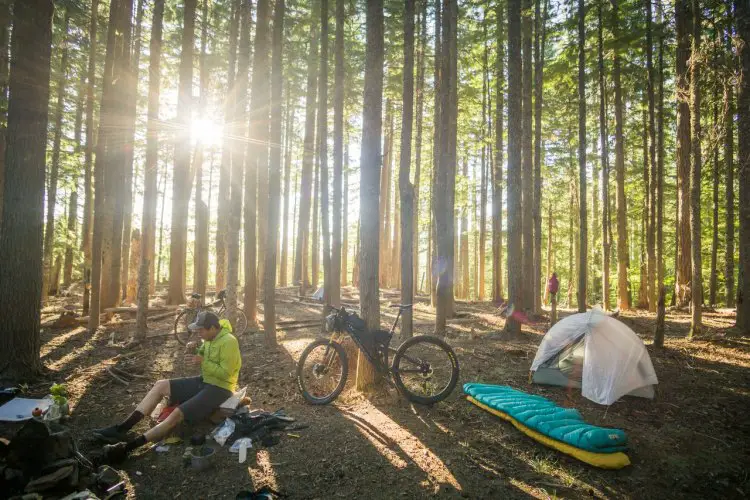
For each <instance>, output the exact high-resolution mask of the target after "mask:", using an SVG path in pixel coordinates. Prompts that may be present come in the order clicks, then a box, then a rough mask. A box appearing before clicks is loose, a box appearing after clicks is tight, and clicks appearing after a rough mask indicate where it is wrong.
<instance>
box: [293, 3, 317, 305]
mask: <svg viewBox="0 0 750 500" xmlns="http://www.w3.org/2000/svg"><path fill="white" fill-rule="evenodd" d="M310 12H311V16H314V14H313V13H314V12H315V6H314V5H313V6H312V7H311V9H310ZM317 81H318V28H317V23H315V22H312V25H311V27H310V53H309V55H308V58H307V96H306V98H305V99H306V101H305V138H304V147H303V153H302V178H301V180H300V203H299V223H298V225H297V249H296V252H295V256H294V275H293V280H294V282H295V283H296V282H299V283H300V295H304V290H305V288H306V287H307V286H308V285H309V283H310V282H309V280H308V271H307V266H308V259H309V254H308V248H309V246H310V204H311V199H312V184H313V162H314V156H315V114H316V111H317V105H316V102H317V101H316V99H317V95H318V94H317Z"/></svg>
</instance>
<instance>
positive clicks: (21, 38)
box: [0, 0, 54, 381]
mask: <svg viewBox="0 0 750 500" xmlns="http://www.w3.org/2000/svg"><path fill="white" fill-rule="evenodd" d="M53 8H54V7H53V2H52V1H51V0H29V1H24V2H17V3H16V4H15V6H14V9H13V35H12V40H11V44H12V47H13V48H14V50H13V52H12V54H11V58H12V60H11V68H12V70H11V72H10V80H9V84H8V87H9V94H10V101H9V103H8V128H7V136H6V138H7V145H8V147H7V148H6V150H5V158H4V160H5V162H4V165H5V186H4V187H5V191H4V195H3V197H4V199H5V201H6V203H8V204H9V206H12V207H13V210H5V211H4V212H3V214H2V217H3V218H2V227H3V233H2V236H0V262H2V263H3V265H2V266H0V283H3V284H4V286H2V287H0V317H2V318H3V329H2V334H0V374H2V377H3V379H9V380H18V381H21V380H28V379H30V378H33V377H35V376H37V375H40V374H41V372H42V363H41V361H40V360H39V350H40V348H41V341H40V338H39V330H40V318H41V312H40V307H41V301H42V272H43V266H42V261H43V256H42V220H43V206H44V161H45V148H46V144H47V109H48V108H47V106H48V104H49V82H50V57H51V54H50V52H51V48H50V47H51V42H52V13H53ZM11 283H12V284H13V285H12V286H9V284H11ZM19 297H23V300H19Z"/></svg>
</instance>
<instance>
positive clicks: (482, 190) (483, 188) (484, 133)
mask: <svg viewBox="0 0 750 500" xmlns="http://www.w3.org/2000/svg"><path fill="white" fill-rule="evenodd" d="M483 18H484V22H483V27H482V38H483V42H484V50H483V51H482V127H481V148H482V153H481V156H482V162H481V168H482V171H481V174H480V181H479V206H480V208H479V250H478V256H477V259H478V261H479V262H478V264H477V267H478V270H477V281H476V286H477V300H479V301H484V275H485V268H484V265H485V262H484V260H485V247H486V243H487V234H486V226H487V171H488V168H489V166H488V163H492V162H491V161H490V158H489V155H488V154H487V153H488V152H490V151H491V149H490V147H489V144H488V143H487V137H488V135H489V134H491V133H492V130H491V129H492V126H491V123H492V120H491V119H490V127H489V130H488V127H487V107H488V98H489V95H488V94H489V91H490V89H489V86H490V75H489V56H488V52H489V47H488V40H487V25H486V20H487V10H486V9H485V10H484V12H483ZM489 106H490V107H491V106H492V104H491V103H490V104H489Z"/></svg>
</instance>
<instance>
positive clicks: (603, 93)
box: [597, 1, 612, 311]
mask: <svg viewBox="0 0 750 500" xmlns="http://www.w3.org/2000/svg"><path fill="white" fill-rule="evenodd" d="M603 3H604V2H603V1H600V2H599V4H598V5H597V14H598V23H597V27H598V31H597V35H598V36H597V52H598V67H599V139H600V144H601V163H602V291H603V293H602V304H604V310H605V311H608V310H609V307H610V298H609V293H610V290H609V272H610V271H609V264H610V249H611V245H612V243H611V242H610V240H609V227H610V222H609V219H610V213H609V135H608V132H607V88H606V85H605V83H604V20H603V14H602V11H603Z"/></svg>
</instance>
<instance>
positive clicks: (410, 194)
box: [339, 0, 416, 339]
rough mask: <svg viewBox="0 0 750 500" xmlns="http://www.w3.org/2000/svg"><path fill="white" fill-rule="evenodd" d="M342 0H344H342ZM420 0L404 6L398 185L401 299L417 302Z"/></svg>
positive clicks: (406, 328) (407, 332)
mask: <svg viewBox="0 0 750 500" xmlns="http://www.w3.org/2000/svg"><path fill="white" fill-rule="evenodd" d="M339 1H341V0H339ZM415 3H416V0H405V4H404V5H405V8H404V81H403V94H402V95H403V104H402V111H401V162H400V166H399V172H398V188H399V192H400V195H401V227H400V228H399V230H400V231H401V249H400V250H401V303H402V304H412V303H413V302H414V221H415V218H414V198H415V196H414V192H415V190H414V185H412V184H411V182H410V181H409V175H410V173H409V167H410V165H411V141H412V122H413V120H414V15H415V12H416V5H415ZM402 316H403V321H402V322H401V338H403V339H406V338H409V337H411V336H412V335H413V332H414V321H413V314H412V310H411V309H406V310H404V312H403V315H402Z"/></svg>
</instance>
